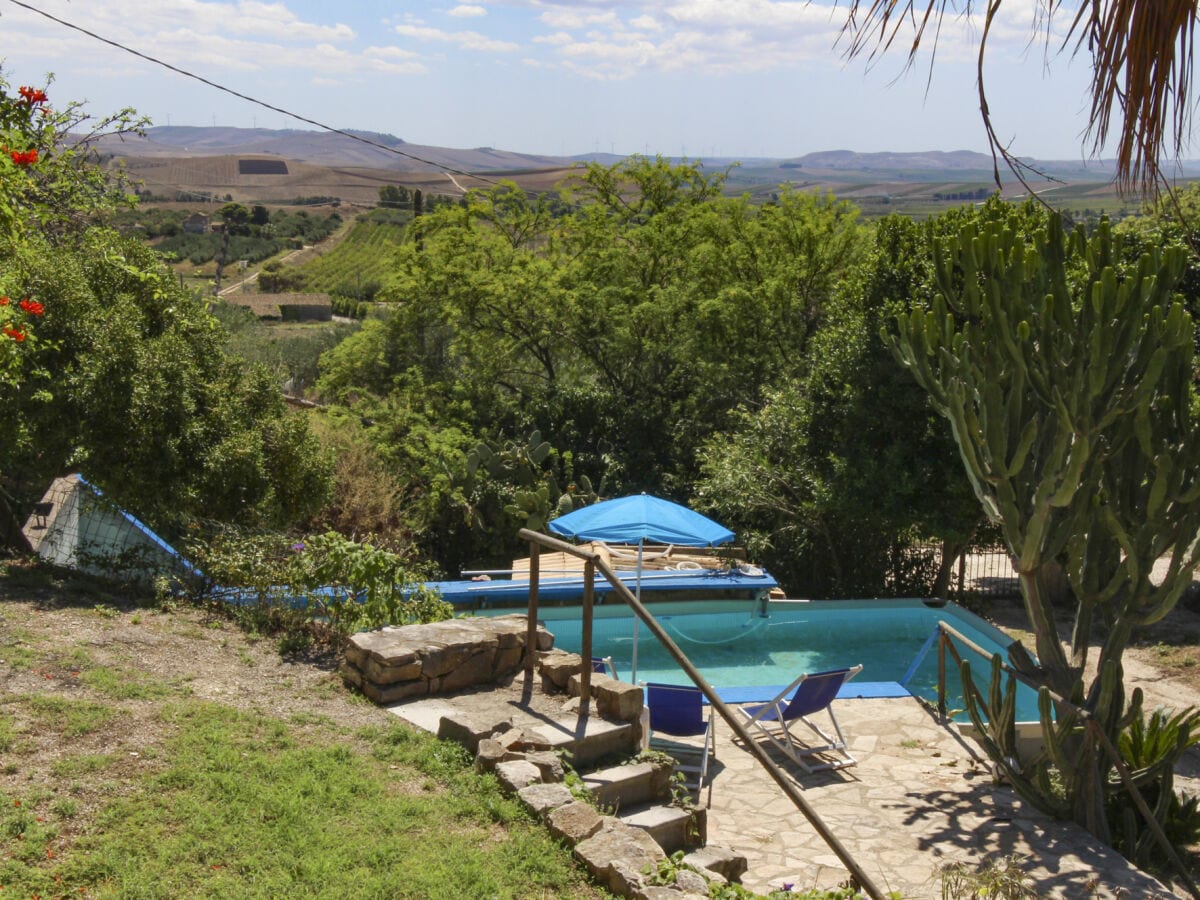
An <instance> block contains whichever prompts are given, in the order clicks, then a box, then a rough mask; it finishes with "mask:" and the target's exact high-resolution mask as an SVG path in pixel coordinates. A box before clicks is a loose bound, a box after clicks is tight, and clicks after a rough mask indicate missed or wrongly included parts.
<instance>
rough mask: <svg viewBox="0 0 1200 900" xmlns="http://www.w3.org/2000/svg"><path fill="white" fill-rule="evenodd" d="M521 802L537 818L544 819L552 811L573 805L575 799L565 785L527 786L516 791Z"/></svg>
mask: <svg viewBox="0 0 1200 900" xmlns="http://www.w3.org/2000/svg"><path fill="white" fill-rule="evenodd" d="M517 796H518V797H520V798H521V802H522V803H524V804H525V805H526V806H527V807H529V809H530V811H532V812H533V813H534V814H535V815H537V816H538V817H539V818H543V819H544V818H546V817H547V816H548V815H549V814H550V812H551V811H552V810H555V809H558V808H559V807H560V806H566V805H567V804H568V803H574V802H575V798H574V797H573V796H572V795H571V791H570V789H569V788H568V787H567V786H566V785H565V784H529V785H526V786H525V787H523V788H521V789H520V790H519V791H517Z"/></svg>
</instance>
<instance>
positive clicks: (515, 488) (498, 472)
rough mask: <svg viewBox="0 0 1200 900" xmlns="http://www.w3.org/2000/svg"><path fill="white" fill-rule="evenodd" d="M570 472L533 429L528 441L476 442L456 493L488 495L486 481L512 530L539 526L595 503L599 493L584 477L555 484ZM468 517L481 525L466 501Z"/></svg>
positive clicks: (476, 511) (480, 516)
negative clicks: (502, 498) (500, 502)
mask: <svg viewBox="0 0 1200 900" xmlns="http://www.w3.org/2000/svg"><path fill="white" fill-rule="evenodd" d="M560 475H561V476H562V477H563V478H567V477H568V476H569V475H570V460H569V459H565V460H564V459H560V458H559V457H558V455H557V454H556V453H555V452H554V448H552V447H551V446H550V443H549V442H548V441H544V440H542V435H541V432H539V431H537V430H534V431H533V432H531V433H530V435H529V437H528V439H525V440H513V441H507V442H505V443H496V442H492V443H489V442H487V441H482V442H480V443H479V444H478V445H476V446H475V447H474V448H473V449H472V450H471V451H470V452H469V453H468V454H467V460H466V477H465V478H464V479H463V480H462V483H461V488H462V493H463V495H464V496H465V497H467V498H473V497H479V496H484V497H488V496H491V495H490V494H489V493H488V491H486V490H484V487H485V485H489V486H490V487H491V488H492V489H493V491H497V492H499V493H501V494H503V495H504V496H505V497H506V498H507V501H506V502H504V503H503V505H502V510H503V513H504V515H505V516H506V517H508V520H509V521H508V522H505V523H504V527H508V526H509V525H511V526H512V530H513V531H514V532H515V531H516V530H517V529H520V528H530V529H533V530H535V531H537V530H540V529H542V528H544V527H545V526H546V524H547V523H548V522H549V521H550V520H551V519H553V518H555V517H557V516H560V515H563V514H564V513H568V512H570V511H571V510H572V509H576V508H578V507H580V506H586V505H587V504H589V503H595V502H596V501H597V500H598V499H599V495H598V494H597V492H596V491H595V490H593V488H592V483H591V481H589V480H588V478H587V476H580V477H579V479H578V480H577V481H570V482H568V483H567V485H566V488H565V489H564V488H562V487H560V486H559V484H560V482H559V477H560ZM468 502H469V503H470V500H468ZM467 515H468V519H469V521H472V522H475V523H481V524H482V523H483V522H484V520H485V519H486V516H485V515H484V514H483V513H482V512H481V511H480V510H479V509H477V508H476V506H475V505H474V504H471V505H469V508H468V510H467Z"/></svg>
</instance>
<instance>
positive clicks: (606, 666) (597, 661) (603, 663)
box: [592, 656, 621, 681]
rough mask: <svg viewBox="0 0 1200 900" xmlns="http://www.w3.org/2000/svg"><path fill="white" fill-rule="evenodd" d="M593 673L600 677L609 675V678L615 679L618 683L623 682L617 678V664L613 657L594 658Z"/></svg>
mask: <svg viewBox="0 0 1200 900" xmlns="http://www.w3.org/2000/svg"><path fill="white" fill-rule="evenodd" d="M592 671H593V672H596V673H598V674H600V675H607V676H608V677H609V678H614V679H616V680H617V681H620V680H621V679H620V678H618V677H617V664H616V663H614V662H613V658H612V657H611V656H593V657H592Z"/></svg>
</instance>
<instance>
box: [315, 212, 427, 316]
mask: <svg viewBox="0 0 1200 900" xmlns="http://www.w3.org/2000/svg"><path fill="white" fill-rule="evenodd" d="M393 218H394V216H393ZM406 228H407V225H406V224H404V222H402V221H381V220H378V219H375V218H372V217H371V216H366V217H361V218H359V219H358V220H357V221H356V222H355V223H354V224H353V226H351V228H350V230H349V232H348V233H347V234H346V236H345V237H344V238H343V239H342V240H341V241H339V242H338V244H337V246H336V247H335V248H333V249H332V250H331V251H330V252H328V253H323V254H320V255H317V256H314V257H313V258H312V259H310V260H308V261H306V262H304V263H302V264H300V265H298V266H296V268H295V272H294V274H295V275H296V276H297V278H298V279H299V281H300V284H302V285H303V290H306V291H317V292H321V293H327V294H334V295H338V296H342V297H347V298H353V299H355V300H356V301H357V302H360V303H361V302H370V301H371V300H373V299H374V298H375V295H376V294H377V293H378V292H379V290H380V289H381V288H382V287H383V285H384V284H386V282H387V278H388V274H389V272H390V271H391V269H392V261H391V260H392V255H393V253H394V252H395V249H396V247H397V246H399V244H400V243H401V241H403V239H404V233H405V230H406Z"/></svg>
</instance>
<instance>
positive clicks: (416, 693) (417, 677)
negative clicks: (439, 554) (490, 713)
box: [342, 615, 554, 703]
mask: <svg viewBox="0 0 1200 900" xmlns="http://www.w3.org/2000/svg"><path fill="white" fill-rule="evenodd" d="M526 636H527V626H526V618H525V616H522V615H510V616H496V617H479V618H469V619H451V620H449V621H446V622H433V623H430V624H428V625H405V626H401V627H395V626H389V627H387V628H381V629H379V630H377V631H366V632H362V633H360V634H356V635H354V636H353V637H352V638H351V639H350V643H349V645H348V646H347V648H346V661H345V663H344V664H343V665H342V679H343V680H344V681H345V682H346V683H347V684H348V685H352V686H353V687H356V688H358V689H359V690H360V691H362V692H363V693H364V694H366V695H367V696H368V697H370V698H371V699H372V700H374V701H375V702H376V703H394V702H395V701H397V700H403V699H405V698H406V697H421V696H426V695H429V694H444V693H449V692H451V691H457V690H461V689H463V688H467V687H473V686H475V685H480V684H490V683H492V682H496V681H499V680H501V679H503V678H505V677H507V676H509V675H512V674H513V673H515V672H516V671H518V670H519V669H520V668H521V667H522V664H523V663H524V659H525V641H526ZM553 646H554V635H552V634H550V632H548V631H547V630H546V629H545V628H544V627H542V626H540V625H539V626H538V629H537V648H536V649H537V650H541V651H545V650H549V649H550V648H551V647H553Z"/></svg>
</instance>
